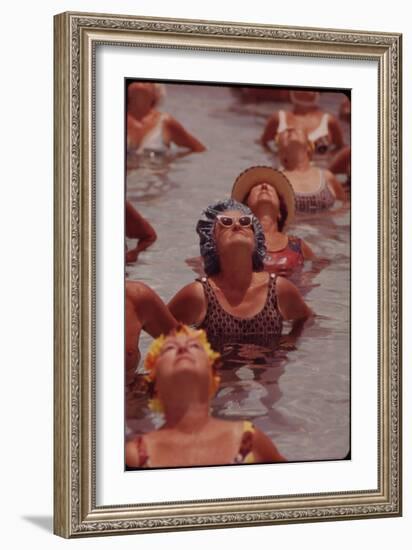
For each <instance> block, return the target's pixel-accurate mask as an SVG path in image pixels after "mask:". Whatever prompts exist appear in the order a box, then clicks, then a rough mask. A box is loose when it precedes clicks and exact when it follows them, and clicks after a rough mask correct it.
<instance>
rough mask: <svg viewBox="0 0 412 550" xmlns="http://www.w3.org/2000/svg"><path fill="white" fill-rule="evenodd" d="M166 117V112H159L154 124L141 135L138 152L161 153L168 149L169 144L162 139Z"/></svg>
mask: <svg viewBox="0 0 412 550" xmlns="http://www.w3.org/2000/svg"><path fill="white" fill-rule="evenodd" d="M166 118H167V114H166V113H161V114H160V116H159V120H158V121H157V123H156V124H155V126H154V127H153V128H152V129H151V130H149V132H147V134H146V135H145V136H144V137H143V139H142V141H141V143H140V145H139V148H138V149H137V152H138V153H149V154H151V153H154V154H162V153H166V151H168V150H169V144H168V143H166V141H165V139H164V131H163V128H164V123H165V121H166Z"/></svg>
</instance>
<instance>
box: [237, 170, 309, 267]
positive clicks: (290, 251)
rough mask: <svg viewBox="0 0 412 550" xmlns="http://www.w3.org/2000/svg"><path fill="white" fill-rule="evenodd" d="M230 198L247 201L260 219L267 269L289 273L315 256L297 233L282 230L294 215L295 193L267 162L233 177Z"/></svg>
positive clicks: (281, 175)
mask: <svg viewBox="0 0 412 550" xmlns="http://www.w3.org/2000/svg"><path fill="white" fill-rule="evenodd" d="M232 198H233V199H235V200H237V201H239V202H241V203H243V204H246V205H247V206H249V208H250V209H251V210H252V212H253V213H254V214H255V216H256V217H257V218H258V219H259V221H260V223H261V224H262V227H263V232H264V234H265V241H266V249H267V254H266V256H265V259H264V266H265V270H266V271H272V272H274V273H277V274H278V275H282V276H283V277H289V276H290V275H291V274H292V273H293V272H294V271H296V270H298V269H299V268H301V267H302V266H303V263H304V261H305V260H312V259H314V257H315V255H314V253H313V251H312V249H311V248H310V246H309V245H308V244H307V243H306V242H305V241H304V240H302V239H300V238H299V237H295V236H291V235H287V234H286V233H284V229H285V227H286V225H288V224H290V223H291V222H292V221H293V218H294V215H295V195H294V192H293V188H292V186H291V184H290V183H289V181H288V179H287V178H286V176H285V175H284V174H283V173H282V172H279V171H278V170H274V169H273V168H271V167H269V166H252V167H251V168H248V169H247V170H245V171H244V172H242V173H241V174H240V175H239V176H238V178H237V179H236V181H235V183H234V185H233V189H232Z"/></svg>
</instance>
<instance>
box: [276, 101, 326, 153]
mask: <svg viewBox="0 0 412 550" xmlns="http://www.w3.org/2000/svg"><path fill="white" fill-rule="evenodd" d="M290 128H293V126H290V125H289V124H288V122H287V114H286V111H279V125H278V129H277V133H278V134H280V132H283V131H284V130H289V129H290ZM308 138H309V140H310V141H311V142H312V143H313V145H314V146H315V151H316V152H317V153H319V154H324V153H326V152H327V151H328V150H329V147H330V145H331V143H330V138H329V115H328V113H324V114H323V116H322V118H321V120H320V124H319V126H318V127H317V128H315V129H314V130H312V131H311V132H310V133H309V134H308Z"/></svg>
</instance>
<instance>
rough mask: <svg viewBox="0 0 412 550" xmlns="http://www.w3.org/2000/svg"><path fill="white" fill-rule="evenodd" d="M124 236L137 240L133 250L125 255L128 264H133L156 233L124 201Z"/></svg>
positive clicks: (153, 240)
mask: <svg viewBox="0 0 412 550" xmlns="http://www.w3.org/2000/svg"><path fill="white" fill-rule="evenodd" d="M126 236H127V237H129V238H131V239H138V242H137V244H136V246H135V248H132V249H131V250H129V251H128V252H127V254H126V261H127V262H128V263H129V262H135V261H136V260H137V256H138V255H139V253H140V252H142V251H143V250H146V248H148V247H149V246H150V245H151V244H153V243H154V242H155V240H156V239H157V235H156V231H155V230H154V229H153V227H152V226H151V225H150V223H149V222H148V221H147V220H146V219H145V218H143V216H141V215H140V214H139V212H138V211H137V210H136V209H135V208H134V207H133V205H132V204H131V203H130V202H129V201H126Z"/></svg>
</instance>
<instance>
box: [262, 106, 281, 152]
mask: <svg viewBox="0 0 412 550" xmlns="http://www.w3.org/2000/svg"><path fill="white" fill-rule="evenodd" d="M278 126H279V115H278V113H277V112H276V113H273V115H272V116H271V117H270V118H269V119H268V121H267V123H266V126H265V129H264V130H263V134H262V136H261V138H260V141H261V143H262V145H263V146H264V147H266V148H268V142H269V141H272V140H273V139H274V138H275V135H276V133H277V130H278Z"/></svg>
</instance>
